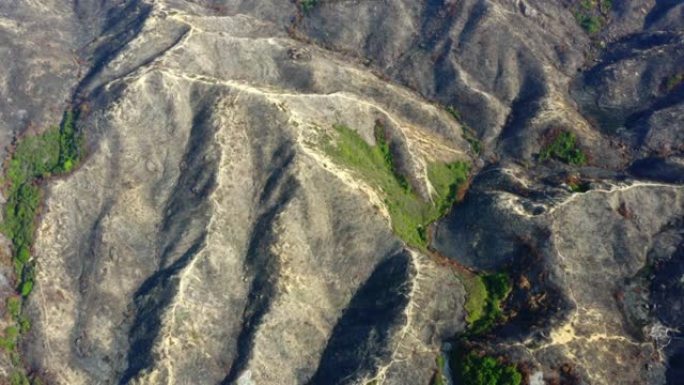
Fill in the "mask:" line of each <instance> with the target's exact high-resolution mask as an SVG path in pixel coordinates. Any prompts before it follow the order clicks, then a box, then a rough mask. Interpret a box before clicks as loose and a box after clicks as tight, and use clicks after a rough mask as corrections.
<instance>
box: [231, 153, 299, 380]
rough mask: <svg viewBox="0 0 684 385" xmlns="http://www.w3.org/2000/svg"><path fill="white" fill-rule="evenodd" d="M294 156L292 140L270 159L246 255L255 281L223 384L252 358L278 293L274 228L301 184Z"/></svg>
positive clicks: (237, 375) (246, 270)
mask: <svg viewBox="0 0 684 385" xmlns="http://www.w3.org/2000/svg"><path fill="white" fill-rule="evenodd" d="M293 159H294V152H293V151H292V148H291V144H290V143H286V144H284V145H282V146H281V147H280V148H278V149H277V150H276V151H275V153H274V154H273V157H272V160H271V166H270V169H271V172H270V174H269V177H268V178H267V180H266V181H265V183H264V188H263V192H262V194H261V196H260V197H259V203H260V204H261V205H263V206H265V207H266V208H265V209H264V211H263V212H262V213H261V214H260V215H259V217H258V219H257V221H256V224H255V226H254V228H253V229H252V233H251V234H252V235H251V239H250V243H249V246H248V248H247V255H246V258H245V275H246V276H248V277H252V283H251V285H250V288H249V294H248V296H247V304H246V305H245V308H244V310H243V315H242V328H241V331H240V334H239V336H238V340H237V353H236V358H235V360H234V361H233V364H232V366H231V368H230V370H229V371H228V374H227V375H226V377H225V379H224V380H223V381H222V384H231V383H233V382H235V381H236V380H237V378H238V377H239V376H240V374H241V373H242V371H243V370H244V368H245V366H246V365H247V363H248V362H249V358H250V357H251V354H252V349H253V344H254V336H255V335H256V332H257V330H258V328H259V325H260V324H261V322H262V320H263V318H264V316H265V315H266V314H267V313H268V311H269V310H270V308H271V304H272V303H273V300H274V299H275V297H276V294H277V293H276V285H277V278H278V274H279V271H280V263H279V261H278V258H277V257H276V256H275V255H273V254H272V253H271V249H270V248H271V245H272V244H273V243H274V242H275V240H276V237H277V234H276V233H275V232H274V231H273V230H274V225H275V221H276V219H277V216H278V214H280V212H281V211H282V210H283V208H284V207H285V206H286V205H287V204H288V203H289V202H290V200H291V199H292V198H293V197H294V195H295V193H296V191H297V188H298V183H297V180H296V179H295V178H294V177H292V176H291V175H289V174H288V173H287V171H288V170H289V166H290V165H291V164H292V160H293Z"/></svg>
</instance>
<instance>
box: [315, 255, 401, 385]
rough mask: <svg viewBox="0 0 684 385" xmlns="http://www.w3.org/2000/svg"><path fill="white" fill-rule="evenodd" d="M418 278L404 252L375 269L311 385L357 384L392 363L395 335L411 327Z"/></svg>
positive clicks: (342, 321)
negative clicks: (414, 277)
mask: <svg viewBox="0 0 684 385" xmlns="http://www.w3.org/2000/svg"><path fill="white" fill-rule="evenodd" d="M412 274H413V273H412V267H411V259H410V255H409V254H408V252H406V251H404V250H402V251H401V252H399V253H397V254H395V255H393V256H391V257H389V258H387V259H386V260H384V261H383V262H382V263H380V264H379V265H378V266H377V267H376V268H375V271H373V273H372V274H371V276H370V277H369V278H368V280H367V281H366V283H365V284H364V285H363V286H362V287H361V288H360V289H359V290H358V291H357V292H356V294H355V295H354V297H353V298H352V300H351V302H350V303H349V306H348V307H347V309H346V310H345V312H344V314H343V315H342V317H341V318H340V319H339V321H338V322H337V325H335V328H334V329H333V332H332V336H331V337H330V340H329V341H328V345H327V346H326V348H325V350H324V352H323V356H322V357H321V361H320V364H319V366H318V370H317V371H316V373H315V374H314V376H313V378H312V379H311V381H309V385H341V384H351V383H354V382H355V381H358V380H359V378H360V377H361V376H363V375H365V374H369V375H370V374H372V372H373V371H374V370H375V369H376V368H377V365H378V364H380V363H383V362H386V361H387V360H389V359H390V355H391V351H390V346H389V345H390V339H391V337H392V334H393V332H394V331H395V330H396V328H398V327H401V325H403V324H404V322H406V319H405V315H404V310H405V308H406V306H407V304H408V301H409V299H408V293H409V291H410V279H411V276H412Z"/></svg>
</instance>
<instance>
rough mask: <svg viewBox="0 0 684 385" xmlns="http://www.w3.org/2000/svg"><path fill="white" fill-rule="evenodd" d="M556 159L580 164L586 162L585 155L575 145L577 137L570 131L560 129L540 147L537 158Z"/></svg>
mask: <svg viewBox="0 0 684 385" xmlns="http://www.w3.org/2000/svg"><path fill="white" fill-rule="evenodd" d="M551 158H554V159H558V160H560V161H561V162H564V163H568V164H573V165H577V166H581V165H583V164H585V163H587V156H586V155H585V154H584V152H582V150H581V149H580V148H579V147H578V146H577V137H576V136H575V134H573V133H572V132H568V131H562V132H560V133H559V134H558V135H556V137H555V138H554V139H553V141H552V142H551V143H549V144H548V145H547V146H545V147H544V148H542V150H541V152H540V153H539V160H541V161H545V160H548V159H551Z"/></svg>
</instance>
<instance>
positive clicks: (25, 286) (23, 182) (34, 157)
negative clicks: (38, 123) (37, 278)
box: [0, 111, 82, 385]
mask: <svg viewBox="0 0 684 385" xmlns="http://www.w3.org/2000/svg"><path fill="white" fill-rule="evenodd" d="M75 119H76V117H75V116H74V113H73V112H71V111H67V112H66V113H65V114H64V117H63V119H62V123H61V124H60V126H59V127H52V128H50V129H49V130H47V131H46V132H44V133H43V134H40V135H35V136H27V137H25V138H22V140H21V141H20V142H19V143H18V144H17V146H16V147H15V148H14V150H13V152H12V156H11V158H10V159H9V160H8V162H7V163H6V166H5V175H4V177H3V178H2V180H1V182H2V187H3V188H4V189H5V195H6V196H7V202H6V204H5V211H4V216H3V222H2V223H0V231H2V233H4V234H5V235H6V236H7V238H8V239H10V240H11V241H12V246H13V250H14V254H13V264H14V271H15V273H16V276H17V287H16V290H17V293H18V294H19V295H18V296H12V297H10V298H8V299H7V302H6V304H5V305H6V309H7V314H8V315H9V316H10V318H11V320H12V321H14V325H12V326H9V327H7V328H6V329H5V331H4V333H3V336H2V337H0V346H1V347H2V348H4V349H5V350H7V351H8V352H9V353H10V357H11V358H12V363H13V365H14V367H15V370H14V371H13V372H12V374H11V376H10V383H11V384H13V385H14V384H21V385H24V384H26V385H28V384H30V383H31V382H29V379H28V377H27V376H26V373H25V370H24V369H23V367H22V363H21V357H20V356H19V354H18V352H16V350H15V349H16V345H17V341H18V340H19V338H20V336H21V334H22V333H26V332H27V331H28V330H29V329H30V328H31V323H30V321H29V319H28V318H27V317H26V316H24V315H23V314H22V311H21V308H22V299H23V298H26V297H28V296H29V294H31V291H32V290H33V286H34V275H35V264H34V261H32V260H31V246H32V244H33V241H34V235H35V226H36V224H35V218H36V216H37V214H38V209H39V206H40V202H41V197H42V192H41V188H40V185H41V182H42V181H43V180H44V179H45V178H48V177H50V176H52V175H59V174H64V173H68V172H70V171H72V170H73V168H74V166H75V165H76V164H77V163H78V161H79V159H80V156H81V148H82V136H81V135H79V134H78V133H77V132H76V127H75ZM36 381H38V379H36ZM36 381H33V383H34V384H37V383H38V382H36Z"/></svg>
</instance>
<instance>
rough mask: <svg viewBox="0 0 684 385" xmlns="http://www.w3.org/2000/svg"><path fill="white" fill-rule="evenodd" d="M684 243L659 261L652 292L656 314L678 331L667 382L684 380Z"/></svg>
mask: <svg viewBox="0 0 684 385" xmlns="http://www.w3.org/2000/svg"><path fill="white" fill-rule="evenodd" d="M683 276H684V245H679V247H678V248H677V251H676V252H675V253H674V254H673V255H672V257H671V258H670V259H669V260H667V261H658V262H656V264H655V267H654V278H653V281H652V283H651V295H652V298H653V305H654V306H653V308H654V309H655V313H656V314H655V315H656V317H657V318H658V320H659V321H660V322H662V323H663V324H664V325H665V326H667V327H670V328H673V329H677V330H679V331H674V332H671V334H670V337H671V339H670V343H669V344H668V345H667V347H666V348H665V354H666V355H667V371H666V377H667V384H672V385H674V384H682V383H684V332H682V331H681V330H684V311H683V310H682V309H684V284H682V277H683Z"/></svg>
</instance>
